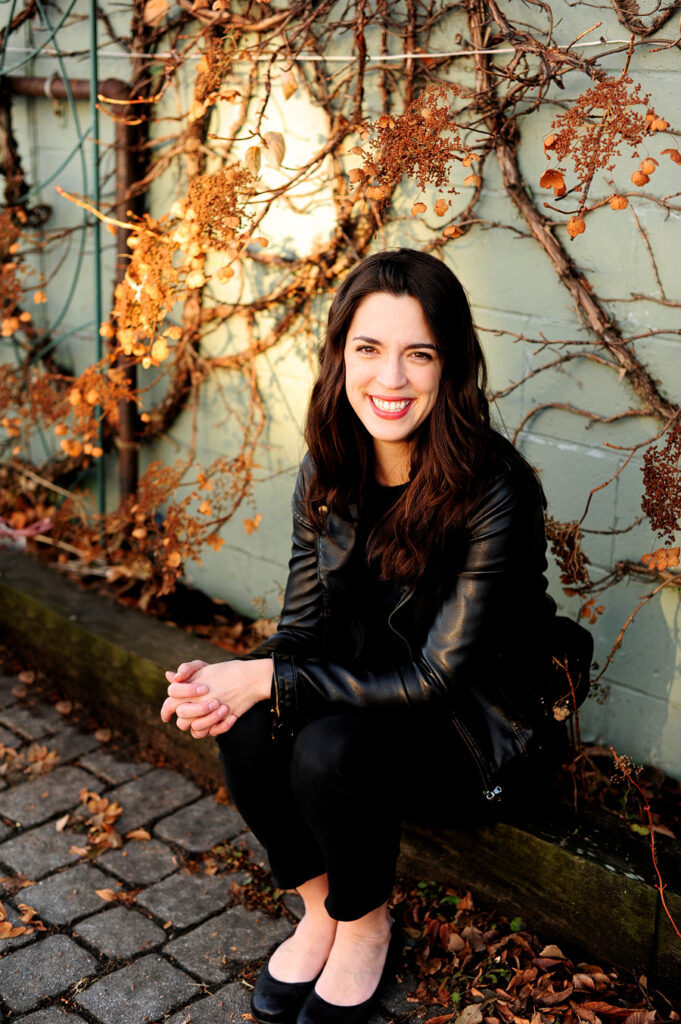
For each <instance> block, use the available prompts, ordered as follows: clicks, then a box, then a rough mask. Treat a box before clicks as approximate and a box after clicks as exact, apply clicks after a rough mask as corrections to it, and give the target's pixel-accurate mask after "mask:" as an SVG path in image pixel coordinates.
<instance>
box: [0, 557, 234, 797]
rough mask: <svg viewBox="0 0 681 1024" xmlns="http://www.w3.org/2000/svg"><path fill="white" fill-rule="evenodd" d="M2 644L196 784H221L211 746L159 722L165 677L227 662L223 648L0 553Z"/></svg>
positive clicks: (34, 562) (28, 560) (30, 560)
mask: <svg viewBox="0 0 681 1024" xmlns="http://www.w3.org/2000/svg"><path fill="white" fill-rule="evenodd" d="M0 638H2V639H4V640H5V641H6V642H7V643H8V644H9V645H10V646H12V647H13V648H14V649H15V650H22V649H25V650H26V651H27V652H29V653H30V657H31V660H32V661H33V662H35V663H36V664H37V665H40V667H41V668H43V669H44V670H45V671H46V672H48V673H49V674H50V675H51V676H52V677H53V678H54V679H55V681H56V682H58V683H60V684H61V687H62V689H63V691H64V692H65V693H68V694H70V695H71V696H73V697H77V698H78V699H79V700H82V701H83V703H85V704H87V705H88V706H89V707H91V708H92V709H93V711H96V712H98V713H99V714H100V715H101V718H102V720H103V722H105V723H107V724H111V725H113V726H115V727H117V728H119V729H121V731H124V732H126V733H127V734H128V735H132V736H134V737H135V738H136V740H137V741H138V743H139V744H140V745H141V746H142V747H147V748H149V749H151V750H154V751H157V752H158V753H160V754H163V756H165V757H167V758H168V760H169V761H173V762H174V763H175V764H177V765H178V766H179V767H183V768H185V769H186V770H187V771H188V772H191V773H192V774H193V775H195V776H196V777H197V778H199V779H201V780H202V781H208V780H211V781H213V782H216V783H217V782H218V781H222V773H221V771H220V766H219V763H218V760H217V753H216V751H217V747H216V745H215V744H214V743H197V742H196V741H195V740H192V739H191V738H187V737H186V736H185V735H184V734H183V733H181V732H180V731H179V730H178V729H176V728H174V727H169V726H166V725H164V724H163V722H161V719H160V717H159V710H160V707H161V704H162V703H163V701H164V699H165V696H166V686H167V685H168V684H167V682H166V680H165V677H164V671H165V670H166V669H168V668H176V667H177V665H178V664H179V663H180V662H182V661H191V660H193V659H194V658H201V659H202V660H203V661H208V662H210V661H226V660H227V659H228V658H229V657H230V655H229V653H228V652H227V651H225V650H223V649H222V648H221V647H216V646H215V645H214V644H211V643H208V642H207V641H205V640H201V639H198V638H197V637H193V636H191V635H190V634H189V633H185V632H183V631H182V630H180V629H178V628H177V627H175V626H171V625H168V624H167V623H164V622H160V621H159V620H158V619H154V618H152V617H151V616H147V615H144V614H142V612H139V611H137V610H136V609H134V608H126V607H125V606H123V605H121V604H118V603H117V602H116V601H114V600H112V599H109V598H107V597H105V596H102V595H100V594H96V593H93V592H92V591H87V590H83V589H82V588H81V587H79V586H78V585H77V584H76V583H73V582H72V581H71V580H69V579H66V578H65V577H62V576H61V575H60V574H59V572H58V571H56V570H53V569H50V568H49V567H48V566H47V565H45V564H44V563H43V562H41V561H40V560H39V559H37V558H35V557H33V556H30V555H26V554H24V553H23V552H17V551H11V550H6V549H4V550H3V549H2V548H0Z"/></svg>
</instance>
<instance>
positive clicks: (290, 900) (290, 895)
mask: <svg viewBox="0 0 681 1024" xmlns="http://www.w3.org/2000/svg"><path fill="white" fill-rule="evenodd" d="M282 900H283V903H284V904H285V906H286V907H287V909H288V910H290V911H291V913H292V914H293V916H294V917H296V918H298V920H299V921H300V919H301V917H302V916H303V914H304V913H305V904H304V903H303V901H302V899H301V898H300V896H299V895H298V893H297V892H287V893H286V895H285V896H283V897H282Z"/></svg>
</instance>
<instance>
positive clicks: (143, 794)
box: [109, 768, 201, 835]
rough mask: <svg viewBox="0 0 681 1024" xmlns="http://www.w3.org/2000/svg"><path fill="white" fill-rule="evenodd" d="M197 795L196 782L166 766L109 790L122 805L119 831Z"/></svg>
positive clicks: (113, 797)
mask: <svg viewBox="0 0 681 1024" xmlns="http://www.w3.org/2000/svg"><path fill="white" fill-rule="evenodd" d="M200 796H201V790H200V789H199V787H198V786H195V785H194V783H193V782H190V781H189V779H185V778H184V777H183V776H182V775H179V774H178V772H171V771H170V770H169V769H168V768H154V769H152V771H150V772H147V773H146V774H145V775H143V776H142V777H141V778H140V779H134V780H133V781H132V782H126V783H124V784H123V785H122V786H118V787H117V788H116V789H113V790H112V791H111V792H110V793H109V797H110V798H111V799H112V800H118V802H119V803H120V805H121V807H122V808H123V814H122V815H121V817H120V818H119V819H118V831H119V832H120V833H121V835H125V833H126V832H129V831H130V829H132V828H137V827H138V826H139V825H148V824H149V823H150V822H152V821H155V820H156V819H157V818H162V817H164V816H165V815H166V814H171V813H172V812H173V811H176V810H178V808H180V807H183V806H184V804H188V803H191V801H192V800H196V799H197V798H198V797H200Z"/></svg>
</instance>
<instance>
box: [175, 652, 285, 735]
mask: <svg viewBox="0 0 681 1024" xmlns="http://www.w3.org/2000/svg"><path fill="white" fill-rule="evenodd" d="M166 679H167V680H168V682H169V683H170V685H169V687H168V696H167V697H166V699H165V701H164V702H163V706H162V708H161V718H162V719H163V721H164V722H169V721H170V720H171V718H172V717H173V715H177V722H176V725H177V727H178V729H182V730H183V732H188V731H190V732H191V734H192V736H193V737H194V739H197V740H198V739H202V738H203V737H204V736H220V735H221V734H222V733H225V732H228V731H229V730H230V729H231V728H232V726H233V725H234V723H235V722H236V720H237V719H238V718H240V717H241V716H242V715H244V714H245V713H246V712H247V711H248V710H250V708H252V707H253V705H254V704H256V703H257V702H258V701H260V700H269V697H270V691H271V687H272V662H271V660H270V659H269V658H256V659H255V660H254V661H236V660H235V661H221V662H218V663H217V664H215V665H208V664H207V663H206V662H205V661H188V662H183V663H182V664H181V665H180V666H179V667H178V669H177V671H176V672H170V671H169V672H166Z"/></svg>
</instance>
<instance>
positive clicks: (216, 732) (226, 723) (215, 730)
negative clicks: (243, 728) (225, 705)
mask: <svg viewBox="0 0 681 1024" xmlns="http://www.w3.org/2000/svg"><path fill="white" fill-rule="evenodd" d="M235 722H236V715H228V716H227V718H225V719H223V721H221V722H218V724H217V725H214V726H212V728H211V729H210V735H211V736H222V734H223V733H225V732H229V730H230V729H231V728H232V726H233V725H234V723H235Z"/></svg>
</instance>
